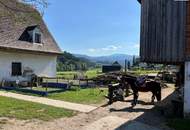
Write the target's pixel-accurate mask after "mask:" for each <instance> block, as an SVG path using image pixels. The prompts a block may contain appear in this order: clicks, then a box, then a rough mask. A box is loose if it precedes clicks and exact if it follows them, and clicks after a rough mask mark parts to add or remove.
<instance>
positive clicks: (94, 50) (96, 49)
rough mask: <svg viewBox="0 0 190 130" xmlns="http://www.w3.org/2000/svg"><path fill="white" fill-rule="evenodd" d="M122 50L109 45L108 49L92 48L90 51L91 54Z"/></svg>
mask: <svg viewBox="0 0 190 130" xmlns="http://www.w3.org/2000/svg"><path fill="white" fill-rule="evenodd" d="M120 48H122V47H121V46H116V45H108V46H106V47H103V48H90V49H88V51H89V52H91V53H94V52H102V51H117V50H119V49H120Z"/></svg>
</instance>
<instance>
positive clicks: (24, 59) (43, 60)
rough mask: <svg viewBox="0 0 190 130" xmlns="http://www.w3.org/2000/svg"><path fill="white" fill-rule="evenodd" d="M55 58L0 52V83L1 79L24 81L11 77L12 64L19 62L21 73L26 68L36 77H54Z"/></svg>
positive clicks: (51, 56) (52, 56)
mask: <svg viewBox="0 0 190 130" xmlns="http://www.w3.org/2000/svg"><path fill="white" fill-rule="evenodd" d="M56 58H57V57H56V56H55V55H37V54H27V53H16V52H15V53H13V52H4V51H0V82H1V81H2V79H6V80H17V79H19V80H24V79H23V78H22V77H16V76H11V74H12V62H21V63H22V72H23V71H24V70H25V69H26V68H30V69H32V70H33V71H34V73H35V74H36V75H38V76H46V77H55V76H56V60H57V59H56Z"/></svg>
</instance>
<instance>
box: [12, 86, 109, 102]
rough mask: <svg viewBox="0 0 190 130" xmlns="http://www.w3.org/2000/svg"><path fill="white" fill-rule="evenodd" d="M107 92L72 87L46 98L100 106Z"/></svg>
mask: <svg viewBox="0 0 190 130" xmlns="http://www.w3.org/2000/svg"><path fill="white" fill-rule="evenodd" d="M33 89H34V90H39V91H45V88H41V87H38V88H35V87H33ZM54 90H59V89H56V88H48V91H54ZM9 92H13V93H19V94H25V95H31V96H40V95H37V94H32V93H31V94H30V93H24V92H17V91H15V90H10V91H9ZM107 92H108V90H107V89H106V88H101V89H98V88H85V89H81V88H79V87H76V86H75V87H72V88H71V90H67V91H63V92H55V93H49V94H48V96H47V98H51V99H56V100H63V101H68V102H74V103H81V104H101V103H102V102H104V101H105V96H106V95H107Z"/></svg>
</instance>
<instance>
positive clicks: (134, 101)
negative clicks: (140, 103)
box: [132, 92, 139, 107]
mask: <svg viewBox="0 0 190 130" xmlns="http://www.w3.org/2000/svg"><path fill="white" fill-rule="evenodd" d="M133 96H134V97H133V102H132V106H133V107H134V106H136V105H137V100H138V96H139V94H138V92H134V94H133Z"/></svg>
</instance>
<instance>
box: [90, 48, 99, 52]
mask: <svg viewBox="0 0 190 130" xmlns="http://www.w3.org/2000/svg"><path fill="white" fill-rule="evenodd" d="M88 51H89V52H96V51H97V50H96V49H94V48H90V49H88Z"/></svg>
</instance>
